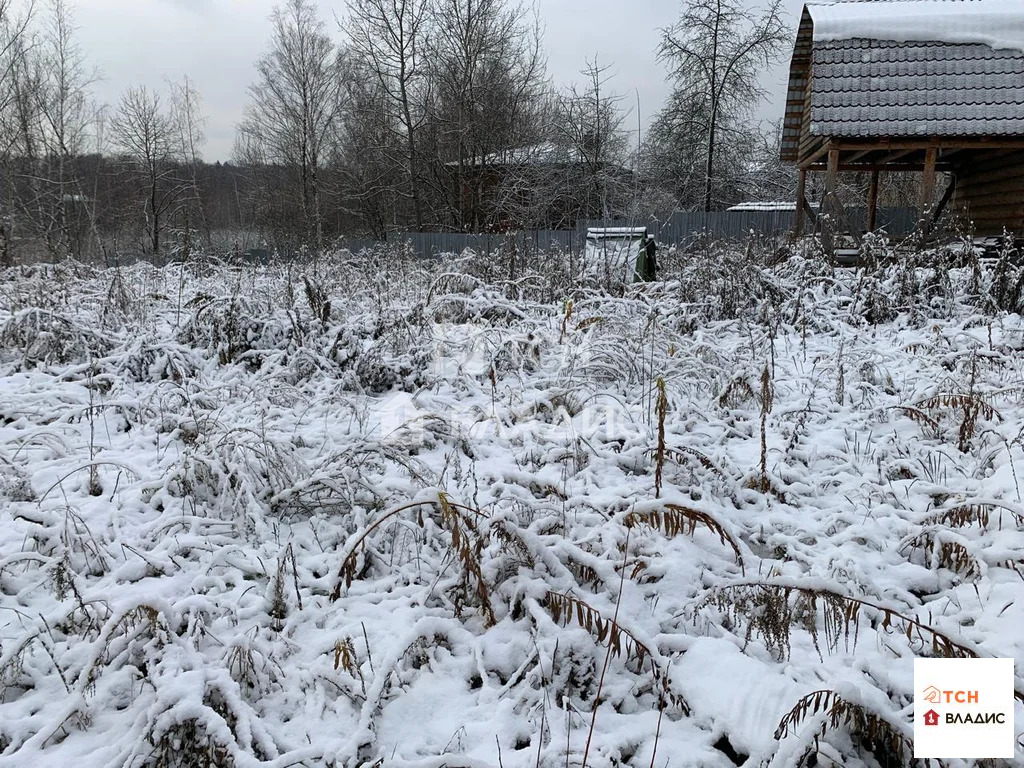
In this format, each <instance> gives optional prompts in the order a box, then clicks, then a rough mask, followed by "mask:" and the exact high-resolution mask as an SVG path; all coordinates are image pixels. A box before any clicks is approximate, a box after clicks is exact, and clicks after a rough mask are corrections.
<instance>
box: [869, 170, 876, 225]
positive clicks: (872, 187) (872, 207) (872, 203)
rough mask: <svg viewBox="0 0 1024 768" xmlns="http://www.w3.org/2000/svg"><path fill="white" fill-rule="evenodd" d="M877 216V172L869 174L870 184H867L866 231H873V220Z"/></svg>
mask: <svg viewBox="0 0 1024 768" xmlns="http://www.w3.org/2000/svg"><path fill="white" fill-rule="evenodd" d="M877 216H878V171H877V170H874V171H872V172H871V182H870V183H869V184H868V221H867V231H868V232H874V231H875V220H876V218H877Z"/></svg>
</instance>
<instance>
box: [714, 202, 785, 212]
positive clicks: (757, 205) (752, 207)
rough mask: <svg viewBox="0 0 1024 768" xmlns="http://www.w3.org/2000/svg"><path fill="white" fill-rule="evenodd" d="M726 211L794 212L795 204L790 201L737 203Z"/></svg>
mask: <svg viewBox="0 0 1024 768" xmlns="http://www.w3.org/2000/svg"><path fill="white" fill-rule="evenodd" d="M726 210H727V211H795V210H796V203H795V202H794V201H792V200H775V201H772V202H753V201H752V202H747V203H738V204H736V205H734V206H732V207H731V208H726Z"/></svg>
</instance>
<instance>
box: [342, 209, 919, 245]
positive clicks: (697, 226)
mask: <svg viewBox="0 0 1024 768" xmlns="http://www.w3.org/2000/svg"><path fill="white" fill-rule="evenodd" d="M866 214H867V212H866V210H865V209H863V208H848V209H847V210H846V215H847V222H846V226H845V227H844V228H846V229H849V230H852V231H861V230H863V228H864V226H863V224H860V225H859V226H858V223H859V222H863V221H865V219H866ZM917 216H918V214H917V212H916V211H915V210H914V209H912V208H881V209H879V210H878V216H877V227H878V228H879V229H884V230H885V231H886V232H887V233H888V234H889V235H890V236H892V237H900V236H903V235H907V234H909V233H911V232H913V231H914V228H915V227H916V226H917ZM795 222H796V213H795V212H794V211H714V212H711V213H704V212H676V213H671V214H668V215H666V216H664V217H659V216H651V217H647V218H646V219H644V218H637V219H630V220H623V219H616V220H589V221H581V222H579V226H578V227H577V228H576V229H531V230H520V231H517V232H510V233H508V234H467V233H463V232H398V233H394V234H392V235H389V236H388V241H389V242H408V243H409V244H410V247H411V248H412V251H413V253H415V254H416V255H418V256H423V257H432V256H437V255H439V254H442V253H462V252H463V251H464V250H466V249H467V248H470V249H472V250H474V251H476V252H477V253H480V254H485V255H489V254H492V253H496V252H497V251H505V252H507V251H508V250H509V249H510V248H514V249H515V250H516V251H518V252H520V253H535V252H537V251H548V250H551V249H560V250H563V251H567V252H572V253H579V252H580V251H582V250H583V248H584V246H585V245H586V237H587V229H588V228H591V227H621V226H634V227H635V226H641V227H643V226H646V227H647V230H648V232H650V233H651V235H652V236H653V237H654V238H655V240H657V241H658V243H660V244H661V245H663V246H671V245H686V244H687V243H689V242H692V241H693V240H694V239H695V238H696V237H698V236H700V235H701V234H709V235H711V236H713V237H716V238H722V239H733V240H741V239H746V238H748V237H750V236H751V234H755V235H763V236H775V235H783V234H787V233H789V232H792V231H793V227H794V225H795ZM805 227H806V228H807V230H808V231H810V230H811V228H812V227H813V223H812V222H811V221H810V219H809V218H805ZM369 244H371V242H370V241H366V242H365V243H364V242H363V241H355V240H353V241H352V242H351V243H346V245H348V247H350V248H352V249H353V250H358V248H359V247H362V246H364V245H369Z"/></svg>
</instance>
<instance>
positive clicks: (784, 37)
mask: <svg viewBox="0 0 1024 768" xmlns="http://www.w3.org/2000/svg"><path fill="white" fill-rule="evenodd" d="M683 1H684V5H683V9H682V13H681V14H680V16H679V20H678V21H677V22H676V23H675V24H674V25H673V26H671V27H669V28H668V29H664V30H662V39H661V45H660V47H659V54H660V56H661V58H662V60H663V61H666V62H668V64H669V66H670V67H671V72H672V76H673V78H674V80H675V93H674V95H673V99H672V100H671V101H670V108H671V107H672V105H673V104H674V105H675V106H677V107H680V106H681V107H683V108H685V109H688V110H691V114H692V115H693V116H696V117H697V119H699V120H701V121H702V122H703V123H704V125H703V127H702V128H703V154H704V178H703V182H704V194H703V208H704V210H705V211H710V210H711V208H712V206H713V204H714V175H715V161H716V153H717V152H718V143H719V141H720V139H721V134H722V133H723V132H725V131H726V130H728V128H729V126H730V125H731V124H735V123H736V122H738V121H740V120H741V119H742V118H743V117H745V116H746V115H748V114H749V112H750V110H751V108H752V106H753V105H755V104H756V103H757V102H758V101H759V100H760V99H762V98H763V97H764V95H765V92H764V89H763V87H762V86H761V83H760V74H761V72H762V70H763V68H764V67H765V66H767V65H769V64H770V63H771V62H773V61H775V60H776V59H777V58H778V56H779V55H780V53H781V52H782V50H783V49H784V47H785V45H786V43H787V42H788V40H789V37H790V32H789V30H788V28H787V26H786V23H785V21H784V19H783V11H782V0H770V2H769V4H768V6H767V7H766V8H765V9H764V10H763V12H761V13H760V14H758V15H752V14H751V11H750V9H749V8H748V7H747V6H746V4H744V3H742V2H740V0H683Z"/></svg>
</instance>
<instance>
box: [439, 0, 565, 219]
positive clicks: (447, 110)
mask: <svg viewBox="0 0 1024 768" xmlns="http://www.w3.org/2000/svg"><path fill="white" fill-rule="evenodd" d="M542 43H543V40H542V33H541V28H540V23H539V20H538V19H537V18H536V17H535V18H534V19H533V21H532V23H531V22H530V20H529V15H528V14H527V11H526V9H525V8H524V7H523V6H522V5H519V4H514V3H509V2H506V0H437V11H436V17H435V22H434V26H433V32H432V36H431V48H430V61H431V78H432V83H433V89H432V93H431V96H432V103H431V119H432V122H433V125H432V126H431V130H432V132H433V138H434V140H435V152H436V154H437V158H438V163H437V164H436V165H435V180H436V182H437V185H438V187H439V190H438V191H439V192H440V193H441V195H442V196H443V197H444V198H446V199H447V200H448V201H449V203H448V204H449V210H450V218H451V219H452V223H454V224H455V225H456V226H458V227H459V228H463V229H465V228H473V229H479V228H482V227H483V226H485V225H486V224H487V223H488V221H489V220H490V222H491V223H493V220H494V217H495V212H494V211H493V209H492V210H488V208H489V206H488V200H487V183H488V181H487V180H488V176H489V171H488V167H489V165H490V164H491V163H492V162H493V161H494V160H495V159H498V158H499V156H500V155H501V154H502V153H507V152H508V151H510V150H516V149H521V148H523V147H528V146H530V145H533V144H536V143H537V142H539V141H541V140H542V139H543V138H544V135H545V133H544V126H542V125H540V121H539V119H538V118H539V116H540V115H541V114H542V107H543V103H544V96H545V94H546V93H547V81H546V74H545V69H546V62H545V59H544V55H543V49H542Z"/></svg>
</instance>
